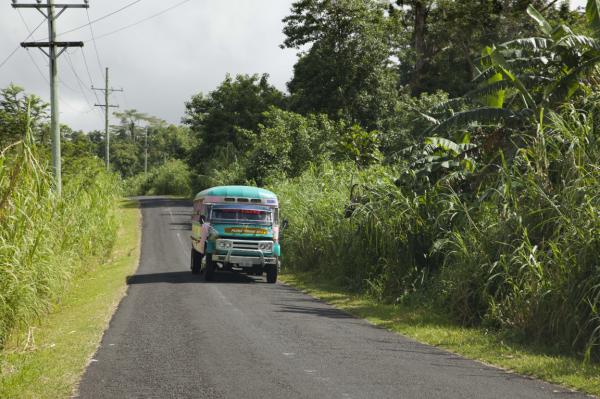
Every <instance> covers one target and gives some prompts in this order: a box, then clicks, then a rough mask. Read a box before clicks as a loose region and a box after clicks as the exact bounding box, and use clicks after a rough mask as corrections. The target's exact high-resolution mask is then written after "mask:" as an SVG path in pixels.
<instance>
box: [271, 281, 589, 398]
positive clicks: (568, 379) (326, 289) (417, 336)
mask: <svg viewBox="0 0 600 399" xmlns="http://www.w3.org/2000/svg"><path fill="white" fill-rule="evenodd" d="M280 281H281V283H282V284H285V285H288V286H290V287H293V288H295V289H297V290H298V291H300V292H302V293H304V294H306V295H308V296H310V297H312V298H314V299H316V300H319V301H321V302H324V303H327V304H329V305H331V306H333V307H335V308H336V309H338V310H340V311H343V312H345V313H347V314H349V315H351V316H353V317H356V318H359V319H362V320H365V321H366V322H367V323H369V324H371V325H373V326H375V327H377V328H383V329H386V330H388V331H390V332H394V333H396V334H400V335H402V336H404V337H406V338H408V339H411V340H414V341H416V342H419V343H422V344H426V345H431V346H433V347H436V348H439V349H442V350H444V351H447V352H449V353H453V354H456V355H459V356H461V357H464V358H466V359H469V360H473V361H477V362H479V363H481V364H484V365H486V366H489V367H494V368H497V369H500V370H503V371H505V372H509V373H514V374H518V375H520V376H523V377H526V378H529V379H533V380H539V381H543V382H546V383H549V384H554V385H557V386H560V387H561V388H563V389H566V390H569V391H571V392H579V393H583V394H587V395H589V396H590V397H591V398H598V397H600V365H590V364H584V363H583V362H581V360H578V359H575V358H570V357H566V356H558V355H557V356H551V355H548V354H539V353H535V352H536V348H533V347H526V346H509V345H507V344H506V343H504V342H502V340H501V338H499V337H497V336H495V335H494V334H493V333H490V332H489V331H484V330H483V329H476V328H466V327H461V326H458V325H454V326H451V327H450V326H446V327H445V328H439V329H437V330H436V331H433V332H432V331H429V330H428V329H429V327H428V325H427V324H428V320H427V318H426V317H424V318H422V319H419V316H417V317H416V318H414V317H413V316H414V315H411V316H409V317H407V319H409V321H408V322H407V321H406V320H403V321H402V322H399V321H397V320H402V316H398V314H397V313H398V312H402V310H405V309H407V308H405V309H402V310H400V308H401V307H400V306H398V305H386V304H379V303H377V302H376V301H373V300H371V299H369V298H367V297H366V296H364V295H356V294H353V293H350V292H348V291H345V290H343V289H341V288H339V287H333V286H332V285H330V284H327V282H323V283H317V282H315V281H312V280H311V278H310V277H307V276H302V275H297V274H293V273H289V272H288V273H285V274H283V275H282V276H281V277H280ZM394 310H395V311H396V312H394ZM407 310H412V309H407ZM420 310H422V309H420ZM413 318H414V319H415V320H413ZM461 334H465V335H464V336H461ZM469 341H476V342H475V343H474V342H469ZM520 359H531V361H530V362H529V363H528V364H527V366H526V367H525V366H523V365H521V364H519V362H518V360H520ZM513 360H514V361H513ZM559 370H568V371H569V372H563V373H560V372H559ZM553 373H554V374H553ZM584 381H587V382H588V383H584ZM594 395H596V396H594Z"/></svg>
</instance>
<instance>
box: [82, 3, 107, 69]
mask: <svg viewBox="0 0 600 399" xmlns="http://www.w3.org/2000/svg"><path fill="white" fill-rule="evenodd" d="M85 13H86V15H87V19H88V22H89V21H90V13H89V12H88V10H87V9H86V10H85ZM88 26H89V27H90V32H91V33H92V41H93V42H94V51H95V52H96V60H97V61H98V67H99V68H100V77H102V76H103V75H102V62H101V61H100V53H98V46H96V39H95V38H94V29H93V28H92V23H91V22H90V23H89V24H88Z"/></svg>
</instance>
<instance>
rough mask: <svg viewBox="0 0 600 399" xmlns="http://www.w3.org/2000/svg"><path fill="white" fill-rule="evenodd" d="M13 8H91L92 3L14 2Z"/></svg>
mask: <svg viewBox="0 0 600 399" xmlns="http://www.w3.org/2000/svg"><path fill="white" fill-rule="evenodd" d="M12 6H13V8H50V7H54V8H90V5H89V4H87V3H85V4H52V5H50V4H47V3H40V4H19V3H13V4H12Z"/></svg>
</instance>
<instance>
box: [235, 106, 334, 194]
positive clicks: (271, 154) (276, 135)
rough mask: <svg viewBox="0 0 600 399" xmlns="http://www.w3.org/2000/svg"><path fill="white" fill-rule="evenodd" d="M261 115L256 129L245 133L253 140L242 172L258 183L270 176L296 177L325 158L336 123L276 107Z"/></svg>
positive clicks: (321, 116)
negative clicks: (244, 169) (262, 118)
mask: <svg viewBox="0 0 600 399" xmlns="http://www.w3.org/2000/svg"><path fill="white" fill-rule="evenodd" d="M264 118H265V121H264V123H262V124H260V125H259V126H258V130H257V131H256V132H247V134H248V135H249V136H253V137H255V139H254V147H253V148H252V150H251V151H250V153H249V155H248V166H247V170H246V174H247V177H248V178H249V179H251V180H254V181H255V182H256V183H257V184H259V185H262V184H264V182H265V180H266V179H268V178H269V177H273V176H284V177H296V176H299V175H301V174H302V172H304V171H305V170H306V168H307V167H308V165H309V164H310V163H318V162H319V161H321V160H323V159H325V158H327V156H328V155H329V154H330V152H331V150H332V148H333V146H334V144H333V139H334V137H336V135H337V130H338V126H339V125H340V124H339V123H336V122H333V121H331V120H329V118H327V116H326V115H314V114H313V115H308V116H306V117H305V116H303V115H300V114H297V113H294V112H289V111H284V110H282V109H279V108H276V107H271V108H270V109H269V111H267V112H265V113H264Z"/></svg>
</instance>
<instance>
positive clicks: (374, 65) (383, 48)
mask: <svg viewBox="0 0 600 399" xmlns="http://www.w3.org/2000/svg"><path fill="white" fill-rule="evenodd" d="M283 22H284V23H285V26H284V29H283V33H284V34H285V36H286V39H285V41H284V47H287V48H295V49H299V50H301V49H304V48H306V47H307V46H308V47H309V48H308V49H307V50H305V51H301V52H300V54H299V55H300V58H299V60H298V62H297V63H296V65H295V66H294V76H293V78H292V80H291V81H290V82H289V83H288V89H289V91H290V93H291V107H292V109H293V110H294V111H297V112H300V113H303V114H306V113H311V112H314V113H325V114H327V115H328V116H329V117H330V118H333V119H346V120H348V121H351V122H355V123H360V124H362V125H364V126H366V127H369V128H377V127H379V126H378V123H379V120H380V119H381V118H382V115H384V114H386V113H387V112H389V110H390V109H391V108H392V106H393V102H394V97H395V91H396V83H397V82H396V80H397V79H396V74H395V73H394V71H393V69H392V68H391V66H392V63H391V60H390V57H391V52H390V50H391V49H390V46H389V41H390V31H389V29H388V23H387V18H386V16H385V7H384V6H383V4H382V3H381V2H379V1H374V0H366V1H365V0H337V1H332V0H301V1H296V2H295V3H293V5H292V10H291V15H289V16H287V17H286V18H284V19H283Z"/></svg>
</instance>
